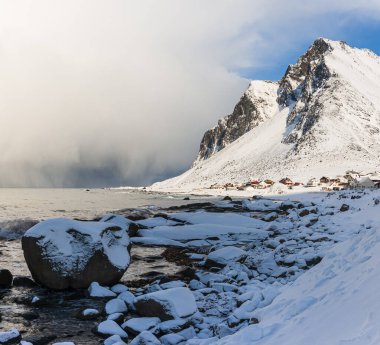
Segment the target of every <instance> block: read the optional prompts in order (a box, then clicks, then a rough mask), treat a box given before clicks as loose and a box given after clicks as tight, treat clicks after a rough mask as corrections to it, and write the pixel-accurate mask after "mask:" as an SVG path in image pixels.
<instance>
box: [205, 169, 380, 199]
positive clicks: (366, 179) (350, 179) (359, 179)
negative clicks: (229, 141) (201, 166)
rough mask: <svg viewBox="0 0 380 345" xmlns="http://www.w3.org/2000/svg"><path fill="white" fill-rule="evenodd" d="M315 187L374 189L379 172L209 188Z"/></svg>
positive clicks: (379, 183)
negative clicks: (304, 180) (301, 180)
mask: <svg viewBox="0 0 380 345" xmlns="http://www.w3.org/2000/svg"><path fill="white" fill-rule="evenodd" d="M300 188H314V189H315V188H316V189H319V190H321V191H325V192H329V191H339V190H345V189H376V188H380V172H372V173H366V172H357V171H346V173H345V174H344V175H338V176H335V177H328V176H322V177H320V178H315V177H313V178H311V179H309V180H308V181H307V182H306V183H304V182H299V181H293V180H292V179H291V178H289V177H284V178H282V179H281V180H279V181H274V180H272V179H269V178H268V179H263V180H260V179H255V178H252V179H251V180H250V181H247V182H245V183H237V182H228V183H225V184H218V183H215V184H212V185H211V186H210V189H220V190H226V191H228V190H238V191H255V190H269V191H270V192H273V193H276V194H282V193H284V192H285V191H286V190H288V189H300Z"/></svg>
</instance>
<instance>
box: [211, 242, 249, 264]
mask: <svg viewBox="0 0 380 345" xmlns="http://www.w3.org/2000/svg"><path fill="white" fill-rule="evenodd" d="M246 256H247V252H246V251H244V250H242V249H240V248H237V247H233V246H227V247H223V248H220V249H217V250H215V251H213V252H211V253H210V254H209V255H208V257H207V260H206V266H208V267H213V266H214V267H218V266H220V267H224V266H226V265H228V264H229V263H233V262H237V261H241V260H243V259H245V258H246Z"/></svg>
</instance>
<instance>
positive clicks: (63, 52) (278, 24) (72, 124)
mask: <svg viewBox="0 0 380 345" xmlns="http://www.w3.org/2000/svg"><path fill="white" fill-rule="evenodd" d="M379 17H380V4H379V1H360V0H359V1H353V0H352V1H351V0H346V1H343V0H342V1H340V0H337V1H334V0H330V1H327V0H320V1H318V2H311V1H303V0H297V1H294V0H288V1H280V0H277V1H271V0H265V1H264V0H262V1H261V0H258V1H256V0H170V1H169V0H159V1H158V0H136V1H128V0H123V1H122V0H65V1H59V0H4V1H1V2H0V120H1V135H0V187H11V186H46V187H47V186H56V187H58V186H111V185H114V186H115V185H142V184H149V183H151V182H152V181H154V180H157V179H160V178H165V177H169V176H172V175H174V174H177V173H179V172H182V171H184V170H185V169H186V168H187V167H188V166H190V164H191V162H192V160H193V159H194V158H195V156H196V154H197V150H198V147H199V142H200V139H201V137H202V135H203V132H204V131H205V130H206V129H208V128H209V127H211V126H213V125H214V124H215V123H216V120H217V119H218V118H219V117H221V116H223V115H226V114H227V113H229V112H230V111H231V110H232V108H233V106H234V104H235V103H236V101H237V100H238V99H239V97H240V95H241V93H242V92H243V91H244V89H245V88H246V86H247V85H248V77H250V76H251V75H254V74H255V70H257V69H260V68H262V67H263V66H269V67H270V66H271V64H272V65H275V64H277V63H279V62H281V63H283V64H284V61H283V60H284V59H285V57H287V56H288V54H289V52H291V51H295V50H297V49H298V50H299V49H300V48H301V47H302V49H303V48H304V46H305V44H306V43H307V44H309V43H311V42H312V41H313V40H314V39H315V38H316V37H317V36H321V35H324V36H329V37H332V38H339V37H340V35H342V36H344V35H343V34H344V33H345V32H346V30H348V28H349V27H350V25H352V23H353V22H355V23H359V22H360V21H362V20H365V21H371V22H376V21H377V20H378V19H379ZM287 62H290V61H286V62H285V63H287ZM284 66H285V65H284ZM269 77H270V76H269Z"/></svg>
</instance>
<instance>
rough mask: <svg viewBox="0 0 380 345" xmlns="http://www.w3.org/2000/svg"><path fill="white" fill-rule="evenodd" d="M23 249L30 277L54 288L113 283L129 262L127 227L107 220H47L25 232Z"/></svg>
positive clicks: (120, 275)
mask: <svg viewBox="0 0 380 345" xmlns="http://www.w3.org/2000/svg"><path fill="white" fill-rule="evenodd" d="M22 248H23V251H24V256H25V260H26V263H27V265H28V267H29V270H30V272H31V274H32V276H33V279H34V280H35V281H36V282H37V283H39V284H41V285H44V286H46V287H48V288H51V289H57V290H62V289H67V288H86V287H88V286H89V285H90V283H91V282H93V281H96V282H98V283H100V284H104V285H113V284H115V283H117V282H118V281H119V280H120V278H121V277H122V276H123V274H124V273H125V271H126V269H127V268H128V266H129V262H130V255H129V249H130V242H129V237H128V233H127V231H126V229H123V228H121V227H119V226H116V225H114V224H111V223H107V222H82V221H75V220H69V219H63V218H59V219H50V220H47V221H44V222H41V223H39V224H37V225H35V226H33V227H32V228H31V229H29V230H28V231H27V232H26V233H25V235H24V236H23V238H22Z"/></svg>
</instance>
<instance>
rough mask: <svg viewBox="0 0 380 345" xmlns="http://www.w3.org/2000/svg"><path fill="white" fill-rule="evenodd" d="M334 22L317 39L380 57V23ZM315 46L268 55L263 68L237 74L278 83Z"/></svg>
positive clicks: (294, 47) (318, 32)
mask: <svg viewBox="0 0 380 345" xmlns="http://www.w3.org/2000/svg"><path fill="white" fill-rule="evenodd" d="M334 19H335V15H334V16H332V17H331V25H330V26H329V27H321V28H319V30H316V31H315V38H317V37H325V38H329V39H332V40H342V41H345V42H347V43H348V44H349V45H351V46H353V47H358V48H368V49H370V50H372V51H374V52H375V53H376V54H377V55H380V21H378V20H373V19H369V18H365V19H361V20H360V19H357V18H350V20H345V21H344V23H343V24H340V25H336V23H334ZM268 40H270V37H268ZM311 43H312V40H311V39H305V40H304V41H299V42H297V44H296V45H291V46H289V48H288V49H282V50H281V51H279V52H278V53H277V54H275V55H270V54H268V55H267V56H265V62H263V64H262V65H261V66H260V65H259V66H257V65H256V66H254V67H251V68H247V69H238V70H237V73H238V74H239V75H241V76H244V77H246V78H248V79H267V80H278V79H280V78H281V77H282V76H283V75H284V72H285V71H286V68H287V66H288V65H289V64H292V63H294V62H296V60H297V59H298V57H299V56H300V55H301V54H303V53H304V52H305V51H306V50H307V48H308V47H309V46H310V44H311ZM283 47H284V46H283ZM285 47H286V46H285Z"/></svg>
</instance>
